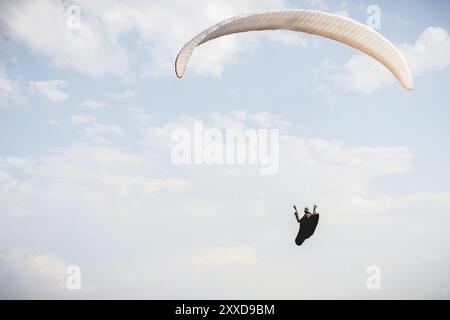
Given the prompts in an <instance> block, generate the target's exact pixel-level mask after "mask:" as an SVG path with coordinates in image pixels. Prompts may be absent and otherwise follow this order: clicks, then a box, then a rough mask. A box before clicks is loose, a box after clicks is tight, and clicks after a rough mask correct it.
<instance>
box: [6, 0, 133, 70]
mask: <svg viewBox="0 0 450 320" xmlns="http://www.w3.org/2000/svg"><path fill="white" fill-rule="evenodd" d="M107 8H108V7H107V6H105V10H106V9H107ZM66 9H67V8H66V7H65V5H64V3H63V2H60V1H53V0H44V1H41V2H40V3H32V2H29V1H19V2H15V3H7V2H2V4H1V6H0V12H1V13H0V21H1V22H2V24H3V25H4V26H5V29H4V30H3V32H5V33H7V34H8V35H10V36H11V37H12V38H13V39H16V40H17V41H18V42H21V43H24V44H25V45H26V46H28V47H29V48H30V49H31V50H33V51H35V52H37V53H39V54H42V55H44V56H46V57H48V58H49V59H50V60H51V61H52V62H53V63H54V64H56V65H58V66H68V67H71V68H74V69H75V70H78V71H81V72H83V73H86V74H89V75H99V74H103V73H110V74H125V73H127V71H128V57H127V53H126V51H125V50H124V48H123V47H122V46H120V45H119V44H118V43H117V41H118V39H111V38H108V35H107V33H106V32H107V30H103V29H102V25H101V23H97V22H96V21H95V20H94V19H91V18H90V15H91V12H88V11H87V10H83V9H84V8H83V7H82V11H81V14H82V21H81V29H79V30H78V29H76V30H71V29H70V28H68V27H67V20H68V16H67V14H66V12H65V10H66ZM105 14H108V12H105Z"/></svg>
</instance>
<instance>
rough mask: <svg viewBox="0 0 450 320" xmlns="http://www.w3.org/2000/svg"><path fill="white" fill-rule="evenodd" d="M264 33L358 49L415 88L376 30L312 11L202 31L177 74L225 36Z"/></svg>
mask: <svg viewBox="0 0 450 320" xmlns="http://www.w3.org/2000/svg"><path fill="white" fill-rule="evenodd" d="M262 30H292V31H300V32H305V33H310V34H314V35H319V36H322V37H325V38H329V39H332V40H336V41H338V42H341V43H344V44H346V45H348V46H350V47H353V48H355V49H358V50H360V51H362V52H364V53H365V54H367V55H369V56H371V57H372V58H374V59H376V60H378V61H379V62H380V63H381V64H383V65H384V66H385V67H386V68H387V69H389V70H390V71H391V72H392V74H393V75H394V76H395V77H396V78H397V79H398V81H400V83H401V84H402V85H403V87H404V88H406V89H408V90H412V89H413V87H414V84H413V80H412V77H411V73H410V71H409V68H408V65H407V63H406V61H405V59H404V58H403V56H402V54H401V53H400V51H399V50H398V49H397V48H396V47H395V46H394V45H393V44H392V43H391V42H389V41H388V40H387V39H386V38H384V37H383V36H382V35H381V34H379V33H378V32H376V31H375V30H373V29H371V28H369V27H367V26H365V25H363V24H361V23H359V22H357V21H354V20H351V19H348V18H345V17H341V16H338V15H334V14H329V13H325V12H320V11H311V10H278V11H268V12H261V13H251V14H244V15H240V16H237V17H234V18H230V19H227V20H224V21H222V22H220V23H218V24H216V25H214V26H212V27H210V28H208V29H207V30H205V31H203V32H202V33H200V34H199V35H197V36H196V37H195V38H193V39H192V40H191V41H189V42H188V43H187V44H186V45H185V46H184V47H183V49H181V51H180V52H179V53H178V56H177V59H176V61H175V72H176V74H177V76H178V77H179V78H181V77H183V75H184V72H185V70H186V66H187V64H188V61H189V58H190V57H191V55H192V53H193V51H194V49H195V48H196V47H197V46H199V45H201V44H203V43H205V42H208V41H210V40H213V39H216V38H220V37H223V36H226V35H230V34H234V33H240V32H248V31H262Z"/></svg>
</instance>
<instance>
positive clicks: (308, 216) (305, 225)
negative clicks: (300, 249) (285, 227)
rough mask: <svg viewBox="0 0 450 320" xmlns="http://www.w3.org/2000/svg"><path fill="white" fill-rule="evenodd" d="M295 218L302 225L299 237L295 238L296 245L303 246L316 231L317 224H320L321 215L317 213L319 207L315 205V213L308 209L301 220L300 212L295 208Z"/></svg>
mask: <svg viewBox="0 0 450 320" xmlns="http://www.w3.org/2000/svg"><path fill="white" fill-rule="evenodd" d="M294 209H295V212H294V215H295V218H296V219H297V222H298V223H299V224H300V229H299V230H298V234H297V237H296V238H295V244H296V245H298V246H301V245H302V244H303V242H305V240H306V239H308V238H310V237H311V236H312V235H313V234H314V231H315V230H316V227H317V224H318V223H319V213H318V212H316V209H317V206H316V205H314V209H313V212H312V213H311V211H310V210H309V209H308V207H306V208H305V210H304V215H303V217H302V218H301V219H300V218H299V216H298V211H297V208H296V206H294Z"/></svg>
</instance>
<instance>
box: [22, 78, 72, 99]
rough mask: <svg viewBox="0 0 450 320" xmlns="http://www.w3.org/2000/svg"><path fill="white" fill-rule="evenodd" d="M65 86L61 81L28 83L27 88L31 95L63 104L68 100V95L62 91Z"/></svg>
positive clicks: (65, 83)
mask: <svg viewBox="0 0 450 320" xmlns="http://www.w3.org/2000/svg"><path fill="white" fill-rule="evenodd" d="M66 86H67V82H65V81H63V80H49V81H30V82H28V87H29V90H30V92H31V93H32V94H36V95H39V96H42V97H44V98H47V99H49V100H51V101H54V102H63V101H65V100H66V99H67V98H68V96H69V95H68V94H67V93H66V92H64V91H63V89H64V88H65V87H66Z"/></svg>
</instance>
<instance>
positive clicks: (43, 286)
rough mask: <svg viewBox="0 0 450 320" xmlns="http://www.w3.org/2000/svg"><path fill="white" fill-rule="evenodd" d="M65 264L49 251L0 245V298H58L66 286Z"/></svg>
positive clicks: (65, 290)
mask: <svg viewBox="0 0 450 320" xmlns="http://www.w3.org/2000/svg"><path fill="white" fill-rule="evenodd" d="M66 268H67V264H66V263H64V262H63V261H62V260H60V259H59V258H57V257H55V256H52V255H38V254H35V253H33V252H30V251H27V250H19V249H0V281H1V283H2V286H1V288H0V298H1V299H33V298H35V297H41V298H43V299H57V298H60V297H62V296H65V295H66V294H68V293H69V291H68V290H67V289H66V280H67V276H66Z"/></svg>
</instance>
